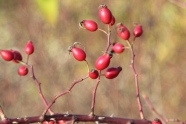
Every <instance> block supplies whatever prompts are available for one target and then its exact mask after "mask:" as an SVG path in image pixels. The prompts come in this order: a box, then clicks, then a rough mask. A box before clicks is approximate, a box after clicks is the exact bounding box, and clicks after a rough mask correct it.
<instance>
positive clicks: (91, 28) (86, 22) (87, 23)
mask: <svg viewBox="0 0 186 124" xmlns="http://www.w3.org/2000/svg"><path fill="white" fill-rule="evenodd" d="M83 24H84V27H85V28H86V29H87V30H89V31H92V32H93V31H96V30H97V29H98V25H97V23H96V22H94V21H92V20H84V21H83Z"/></svg>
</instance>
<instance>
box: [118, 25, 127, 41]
mask: <svg viewBox="0 0 186 124" xmlns="http://www.w3.org/2000/svg"><path fill="white" fill-rule="evenodd" d="M117 32H118V36H119V37H120V38H122V39H123V40H128V39H129V38H130V32H129V30H128V29H127V27H125V26H124V25H123V24H120V25H119V26H117Z"/></svg>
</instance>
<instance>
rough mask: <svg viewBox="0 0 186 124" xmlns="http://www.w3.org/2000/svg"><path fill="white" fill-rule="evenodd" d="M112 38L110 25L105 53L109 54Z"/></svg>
mask: <svg viewBox="0 0 186 124" xmlns="http://www.w3.org/2000/svg"><path fill="white" fill-rule="evenodd" d="M110 36H111V30H110V26H109V25H108V33H107V46H106V49H105V53H107V52H108V49H109V47H110V45H111V43H110Z"/></svg>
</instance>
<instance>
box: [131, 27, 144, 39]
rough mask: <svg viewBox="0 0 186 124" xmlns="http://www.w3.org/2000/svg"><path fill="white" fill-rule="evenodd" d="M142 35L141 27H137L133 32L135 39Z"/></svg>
mask: <svg viewBox="0 0 186 124" xmlns="http://www.w3.org/2000/svg"><path fill="white" fill-rule="evenodd" d="M142 33H143V29H142V26H141V25H137V26H136V27H135V28H134V30H133V34H134V36H135V37H140V36H141V35H142Z"/></svg>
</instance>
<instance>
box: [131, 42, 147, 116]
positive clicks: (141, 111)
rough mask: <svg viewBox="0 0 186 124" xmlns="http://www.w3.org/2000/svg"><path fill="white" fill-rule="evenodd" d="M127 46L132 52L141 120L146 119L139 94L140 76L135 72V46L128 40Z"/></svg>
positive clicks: (132, 67) (132, 64)
mask: <svg viewBox="0 0 186 124" xmlns="http://www.w3.org/2000/svg"><path fill="white" fill-rule="evenodd" d="M127 44H128V46H129V48H130V51H131V64H130V67H131V69H132V72H133V74H134V79H135V85H136V98H137V102H138V108H139V113H140V117H141V119H144V114H143V108H142V104H141V99H140V93H139V82H138V74H137V73H136V70H135V67H134V58H135V54H134V50H133V45H131V44H130V42H129V41H128V40H127Z"/></svg>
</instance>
